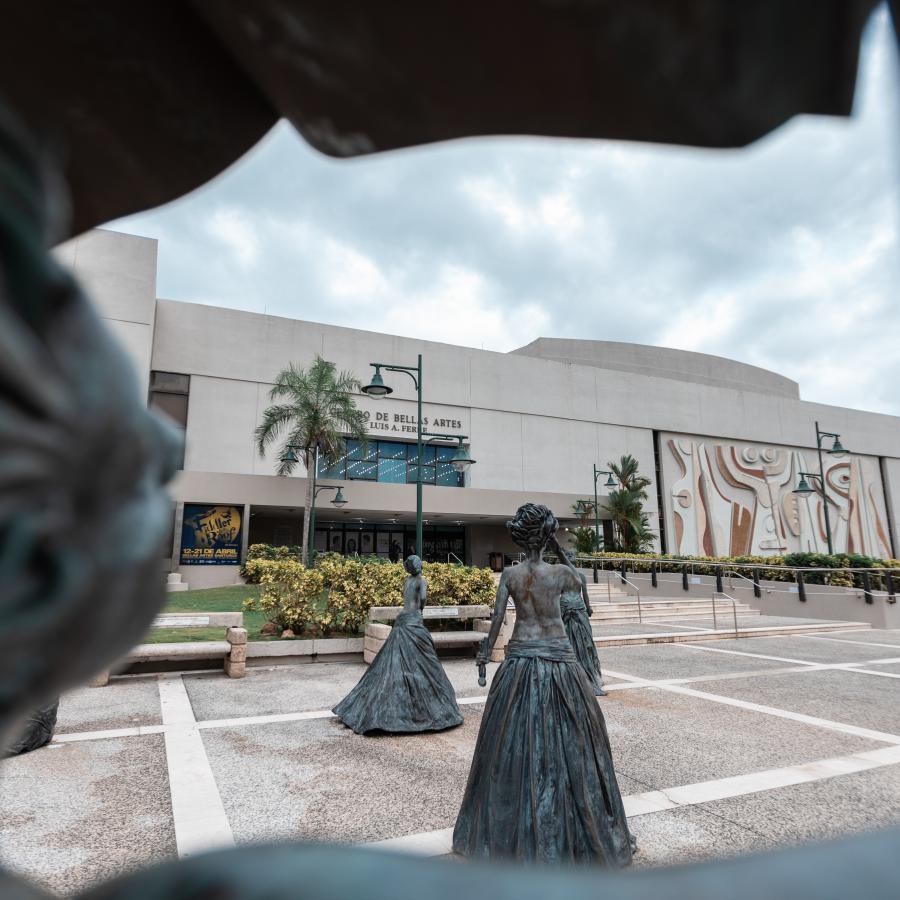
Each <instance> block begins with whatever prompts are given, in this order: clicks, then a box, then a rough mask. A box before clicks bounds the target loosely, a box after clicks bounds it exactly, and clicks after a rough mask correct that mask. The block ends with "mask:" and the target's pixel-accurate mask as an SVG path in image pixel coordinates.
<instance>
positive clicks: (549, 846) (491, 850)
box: [453, 503, 633, 867]
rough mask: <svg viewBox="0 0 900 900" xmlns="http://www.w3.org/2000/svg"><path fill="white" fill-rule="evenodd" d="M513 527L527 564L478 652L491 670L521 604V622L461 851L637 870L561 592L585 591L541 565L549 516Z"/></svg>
mask: <svg viewBox="0 0 900 900" xmlns="http://www.w3.org/2000/svg"><path fill="white" fill-rule="evenodd" d="M507 527H508V528H509V530H510V535H511V537H512V539H513V540H514V541H515V542H516V543H517V544H519V545H520V546H521V547H523V548H524V549H525V551H526V553H527V555H528V558H527V559H526V560H525V561H524V562H522V563H520V564H519V565H517V566H512V567H510V568H508V569H506V570H504V572H503V575H502V576H501V579H500V587H499V588H498V591H497V604H496V608H495V610H494V620H493V622H492V625H491V631H490V634H489V635H488V647H487V649H486V650H482V651H479V662H480V661H482V660H483V659H484V658H485V657H486V656H487V655H489V653H490V647H491V646H493V643H494V641H495V640H496V638H497V634H498V632H499V630H500V624H501V622H502V620H503V616H504V614H505V612H506V601H507V597H508V596H511V597H512V598H513V601H514V602H515V605H516V625H515V629H514V631H513V634H512V640H510V642H509V644H508V645H507V647H506V659H505V660H504V661H503V663H502V664H501V666H500V668H499V669H498V670H497V672H496V674H495V675H494V680H493V682H492V684H491V689H490V692H489V693H488V698H487V703H486V704H485V708H484V715H483V717H482V720H481V729H480V731H479V733H478V743H477V745H476V747H475V754H474V757H473V759H472V768H471V769H470V771H469V781H468V783H467V785H466V792H465V795H464V797H463V802H462V806H461V808H460V811H459V816H458V818H457V820H456V828H455V829H454V831H453V849H454V851H455V852H456V853H459V854H462V855H464V856H469V857H489V858H507V859H516V860H519V861H522V862H548V863H573V862H580V863H598V864H601V865H607V866H612V867H619V866H625V865H628V864H629V863H630V862H631V855H632V852H633V850H632V840H631V835H630V833H629V831H628V823H627V821H626V819H625V808H624V806H623V804H622V797H621V795H620V793H619V786H618V784H617V782H616V774H615V771H614V770H613V762H612V754H611V752H610V748H609V738H608V737H607V733H606V723H605V721H604V719H603V714H602V713H601V712H600V707H599V705H598V703H597V700H596V699H595V697H594V693H593V689H592V687H591V684H590V682H589V681H588V679H587V676H586V675H585V672H584V670H583V669H582V667H581V666H580V665H579V663H578V661H577V659H576V657H575V652H574V651H573V649H572V645H571V643H570V642H569V638H568V637H567V636H566V629H565V627H564V626H563V622H562V618H561V617H560V612H559V597H560V594H561V593H562V591H564V590H578V589H579V588H580V583H579V580H578V575H577V573H576V572H575V570H574V569H573V568H571V566H568V565H558V566H552V565H549V564H548V563H545V562H544V561H543V560H542V559H541V554H542V552H543V550H544V547H545V546H546V544H547V543H548V541H550V540H551V539H552V540H553V542H554V545H555V538H554V535H555V532H556V529H557V527H558V523H557V521H556V519H555V518H554V517H553V514H552V513H551V512H550V510H549V509H547V508H546V507H544V506H537V505H535V504H531V503H528V504H526V505H525V506H523V507H521V508H520V509H519V510H518V512H517V513H516V517H515V519H513V521H512V522H510V523H509V524H508V526H507ZM556 549H558V545H556ZM559 553H560V558H562V559H565V557H564V555H563V553H562V551H561V550H560V551H559Z"/></svg>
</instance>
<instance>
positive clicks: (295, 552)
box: [240, 544, 301, 584]
mask: <svg viewBox="0 0 900 900" xmlns="http://www.w3.org/2000/svg"><path fill="white" fill-rule="evenodd" d="M300 552H301V550H300V547H298V546H296V545H292V546H290V547H284V546H282V547H273V546H272V544H251V545H250V546H249V547H248V548H247V559H246V561H245V562H244V564H243V565H242V566H241V568H240V575H241V578H243V579H244V580H245V581H246V582H247V584H259V570H258V569H256V568H255V567H253V566H251V565H250V563H252V562H254V561H256V560H260V559H262V560H266V559H268V560H275V559H293V560H296V562H298V563H299V562H300Z"/></svg>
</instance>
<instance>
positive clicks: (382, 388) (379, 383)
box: [362, 353, 422, 559]
mask: <svg viewBox="0 0 900 900" xmlns="http://www.w3.org/2000/svg"><path fill="white" fill-rule="evenodd" d="M369 365H371V366H372V367H373V368H374V369H375V374H374V375H373V376H372V380H371V382H369V384H367V385H366V386H365V387H364V388H362V392H363V393H364V394H365V395H366V396H368V397H373V398H375V399H380V398H381V397H384V396H386V395H387V394H391V393H393V391H394V389H393V388H392V387H389V386H388V385H386V384H385V383H384V379H383V378H382V377H381V370H382V369H384V371H385V372H405V373H406V374H407V375H409V377H410V378H412V380H413V384H414V385H415V386H416V403H417V412H416V450H417V451H418V455H417V457H416V459H417V464H416V555H417V556H418V557H419V558H420V559H421V557H422V473H421V466H422V354H421V353H420V354H419V356H418V361H417V363H416V365H414V366H394V365H389V364H388V363H370V364H369Z"/></svg>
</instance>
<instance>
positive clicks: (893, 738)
mask: <svg viewBox="0 0 900 900" xmlns="http://www.w3.org/2000/svg"><path fill="white" fill-rule="evenodd" d="M830 668H834V667H830ZM608 674H609V675H612V676H613V677H614V678H622V679H624V680H626V681H629V680H630V681H634V682H636V683H639V684H647V685H648V686H649V687H654V688H656V689H657V690H660V691H669V692H670V693H673V694H683V695H684V696H686V697H697V698H698V699H700V700H710V701H712V702H713V703H721V704H723V705H724V706H734V707H736V708H738V709H746V710H748V711H750V712H758V713H763V714H764V715H767V716H774V717H775V718H778V719H790V720H791V721H794V722H802V723H803V724H804V725H814V726H816V727H818V728H826V729H828V730H829V731H839V732H841V733H843V734H852V735H856V737H862V738H868V739H869V740H872V741H881V742H883V743H885V744H900V735H896V734H888V733H887V732H885V731H874V730H873V729H871V728H861V727H859V726H858V725H850V724H848V723H846V722H834V721H832V720H831V719H820V718H818V717H817V716H807V715H805V714H804V713H795V712H791V711H790V710H787V709H778V707H775V706H764V705H763V704H761V703H749V702H748V701H746V700H738V699H736V698H734V697H725V696H723V695H721V694H710V693H707V692H706V691H697V690H694V689H693V688H688V687H683V686H681V685H678V684H665V683H656V684H654V683H653V682H649V683H648V682H647V680H646V679H644V678H635V677H634V676H632V675H625V674H624V673H622V672H608Z"/></svg>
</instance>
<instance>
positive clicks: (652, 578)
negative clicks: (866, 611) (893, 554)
mask: <svg viewBox="0 0 900 900" xmlns="http://www.w3.org/2000/svg"><path fill="white" fill-rule="evenodd" d="M888 577H890V576H888ZM650 584H652V585H653V587H659V582H658V581H657V578H656V560H653V562H652V563H650Z"/></svg>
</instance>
